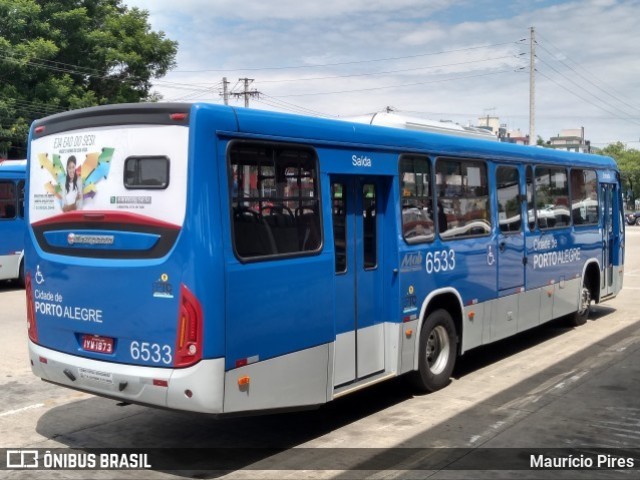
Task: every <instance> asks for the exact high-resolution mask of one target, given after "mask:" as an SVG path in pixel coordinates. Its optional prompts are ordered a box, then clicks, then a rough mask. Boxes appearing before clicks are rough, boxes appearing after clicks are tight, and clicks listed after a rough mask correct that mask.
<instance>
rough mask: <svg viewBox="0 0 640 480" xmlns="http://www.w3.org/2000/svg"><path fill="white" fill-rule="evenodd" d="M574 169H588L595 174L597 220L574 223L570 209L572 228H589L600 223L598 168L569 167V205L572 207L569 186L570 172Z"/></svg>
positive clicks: (570, 187)
mask: <svg viewBox="0 0 640 480" xmlns="http://www.w3.org/2000/svg"><path fill="white" fill-rule="evenodd" d="M574 170H581V171H582V172H585V171H590V172H593V174H594V175H595V180H596V202H597V211H598V221H597V222H595V223H580V224H576V223H575V222H574V221H573V211H571V215H570V216H571V225H572V226H573V227H574V228H578V229H584V228H589V227H594V226H598V225H600V217H601V215H600V189H599V188H598V169H597V168H589V167H571V168H569V177H568V178H569V199H570V203H571V207H572V208H573V188H572V186H571V172H573V171H574Z"/></svg>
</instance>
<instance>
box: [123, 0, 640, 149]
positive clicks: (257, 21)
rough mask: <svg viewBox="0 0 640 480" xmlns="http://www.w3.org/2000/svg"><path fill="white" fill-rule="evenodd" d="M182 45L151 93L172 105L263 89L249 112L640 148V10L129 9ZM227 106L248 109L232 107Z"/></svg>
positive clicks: (344, 5)
mask: <svg viewBox="0 0 640 480" xmlns="http://www.w3.org/2000/svg"><path fill="white" fill-rule="evenodd" d="M124 3H125V4H126V5H127V6H129V7H138V8H142V9H145V10H147V11H148V12H149V22H150V24H151V27H152V29H153V30H155V31H163V32H164V33H165V34H166V36H167V38H170V39H172V40H176V41H177V42H178V43H179V47H178V55H177V66H176V68H175V69H173V70H172V71H171V72H169V73H168V74H167V75H166V76H165V77H163V78H162V79H158V80H155V81H154V91H156V92H158V93H160V94H161V95H162V96H163V101H207V102H215V103H222V102H223V100H222V97H221V92H222V78H223V77H227V79H228V80H229V82H230V84H229V88H230V89H232V91H233V92H240V91H242V88H243V87H242V82H239V81H238V80H239V79H240V78H250V79H253V80H254V81H253V82H252V83H251V85H250V90H256V91H258V92H259V93H260V95H259V96H258V97H257V98H255V97H253V98H250V107H251V108H260V109H266V110H277V111H284V112H290V113H299V114H305V115H316V116H326V117H330V118H333V117H340V118H345V117H351V116H357V115H363V114H369V113H374V112H378V111H382V110H384V109H386V108H387V107H391V108H393V109H394V110H396V111H397V112H398V113H400V114H405V115H410V116H419V117H425V118H429V119H433V120H452V121H454V122H457V123H460V124H462V125H477V124H478V117H486V116H487V115H490V116H497V117H499V118H500V122H501V123H503V124H506V125H507V127H508V129H509V130H515V129H519V130H521V131H522V132H523V133H524V134H527V133H528V132H529V103H530V102H529V98H530V94H529V92H530V74H529V71H530V69H529V62H530V37H531V32H530V28H531V27H534V31H535V40H536V42H535V57H534V58H535V80H534V85H535V95H534V97H535V134H536V136H541V137H542V138H543V139H544V140H545V141H546V140H548V139H549V138H550V137H553V136H557V135H559V134H560V133H561V131H562V130H564V129H574V128H580V127H584V129H585V137H586V139H588V140H590V141H591V143H592V145H594V146H596V147H604V146H606V145H607V144H609V143H613V142H616V141H621V142H623V143H625V144H627V146H628V147H629V148H640V53H639V51H640V28H639V27H638V23H637V20H638V18H639V17H640V0H574V1H563V0H511V1H508V2H505V1H502V2H500V1H495V0H493V1H486V0H429V1H425V0H393V1H391V0H348V1H347V0H323V1H302V0H244V1H242V2H237V1H236V0H180V1H175V0H124ZM229 104H230V105H235V106H244V99H243V98H241V97H235V96H232V97H231V99H230V101H229Z"/></svg>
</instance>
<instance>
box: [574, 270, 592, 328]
mask: <svg viewBox="0 0 640 480" xmlns="http://www.w3.org/2000/svg"><path fill="white" fill-rule="evenodd" d="M590 311H591V290H590V289H589V285H588V284H587V281H586V279H585V280H583V281H582V288H581V289H580V299H579V301H578V310H576V312H575V313H574V314H573V315H571V316H570V317H569V324H570V325H571V326H572V327H579V326H580V325H584V324H585V323H587V318H589V313H590Z"/></svg>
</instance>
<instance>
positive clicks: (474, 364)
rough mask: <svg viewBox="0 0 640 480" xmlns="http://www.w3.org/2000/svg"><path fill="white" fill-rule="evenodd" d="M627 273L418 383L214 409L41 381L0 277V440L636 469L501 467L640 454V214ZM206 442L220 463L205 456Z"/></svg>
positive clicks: (450, 466)
mask: <svg viewBox="0 0 640 480" xmlns="http://www.w3.org/2000/svg"><path fill="white" fill-rule="evenodd" d="M624 282H625V286H624V289H623V291H622V292H621V294H620V295H619V296H618V297H617V298H616V299H614V300H612V301H610V302H607V303H604V304H602V305H599V306H596V307H595V308H594V312H593V313H592V316H591V318H590V321H589V322H587V324H586V325H584V326H582V327H579V328H575V329H572V328H567V327H565V326H564V325H563V324H561V323H558V322H553V323H551V324H548V325H545V326H542V327H539V328H537V329H535V330H533V331H530V332H526V333H524V334H521V335H519V336H517V337H514V338H512V339H507V340H504V341H501V342H499V343H496V344H492V345H489V346H486V347H483V348H481V349H476V350H474V351H472V352H469V353H468V354H466V355H465V356H464V357H463V358H461V359H460V360H459V362H458V365H457V367H456V370H455V372H454V380H453V382H452V384H451V385H450V386H449V387H447V388H446V389H444V390H442V391H439V392H436V393H434V394H430V395H421V396H415V395H413V394H412V393H411V390H410V389H409V388H408V387H407V386H405V384H404V383H403V382H402V381H400V379H397V380H392V381H389V382H386V383H383V384H380V385H378V386H375V387H372V388H370V389H366V390H363V391H361V392H357V393H355V394H353V395H351V396H347V397H345V398H341V399H339V400H336V401H335V402H332V403H330V404H328V405H326V406H324V407H322V408H320V409H318V410H313V411H305V412H296V413H286V414H277V415H267V416H253V417H243V418H222V419H216V418H213V417H209V416H204V415H199V414H189V413H180V412H170V411H164V410H157V409H151V408H145V407H140V406H134V405H128V406H120V405H118V404H117V403H116V402H115V401H112V400H107V399H103V398H98V397H94V396H91V395H87V394H84V393H79V392H75V391H72V390H68V389H64V388H60V387H56V386H53V385H49V384H47V383H44V382H42V381H40V380H39V379H37V378H36V377H34V376H33V375H32V374H31V370H30V367H29V364H28V359H27V351H26V324H25V301H24V291H23V290H19V289H16V288H14V287H12V286H10V285H6V284H4V285H0V324H1V325H2V334H1V335H0V385H1V388H0V448H11V449H28V448H38V449H58V448H61V449H69V448H72V449H91V448H96V449H113V448H132V449H137V450H140V449H146V448H151V449H163V450H154V451H152V453H153V454H154V455H155V456H153V459H155V460H156V461H155V463H156V466H154V465H153V463H154V462H151V463H152V468H150V469H146V470H125V469H121V470H91V471H88V470H82V471H81V470H69V469H62V470H56V471H43V470H40V471H38V472H37V478H43V479H45V478H47V479H48V478H56V479H59V478H74V479H75V478H96V479H106V478H127V479H129V478H131V479H135V478H151V479H165V478H181V477H187V478H219V477H224V478H301V477H304V478H461V477H465V478H513V477H517V478H541V477H544V478H576V477H582V478H638V475H639V472H640V469H639V468H640V461H638V460H636V462H635V469H629V468H615V469H609V470H597V471H596V470H593V469H588V468H586V469H583V470H575V469H568V470H565V471H549V470H547V471H540V470H538V471H531V470H512V469H510V468H511V467H510V466H511V465H512V463H513V462H514V461H518V460H521V457H522V455H526V454H527V452H529V450H530V451H531V452H533V451H537V450H539V449H542V448H572V449H575V448H580V449H584V451H585V452H587V453H585V455H586V457H589V452H595V451H596V450H595V449H599V448H613V449H616V450H613V452H622V453H620V455H622V454H624V452H628V455H629V456H633V455H638V453H639V452H638V451H637V450H633V449H636V448H637V447H640V313H639V311H638V310H639V309H638V307H639V306H640V227H629V228H628V229H627V252H626V267H625V280H624ZM436 447H438V449H437V450H432V449H433V448H436ZM442 447H444V448H442ZM185 448H199V449H203V448H207V449H211V450H204V451H202V450H201V451H200V452H204V453H200V454H198V453H197V452H196V453H195V454H194V452H193V451H190V450H178V449H185ZM505 448H510V449H519V450H504V449H505ZM221 449H223V450H221ZM224 449H228V450H224ZM52 451H53V450H52ZM57 451H58V450H55V452H57ZM81 451H85V452H93V450H81ZM98 451H99V450H98ZM140 451H142V450H140ZM181 452H183V453H184V452H186V454H185V455H183V456H180V455H182V453H181ZM225 452H226V453H225ZM189 454H193V455H194V456H192V457H190V456H189ZM216 455H218V456H220V455H222V456H225V455H226V458H227V459H229V463H228V465H227V467H226V468H224V469H221V467H219V465H220V463H219V462H218V463H216V462H210V461H209V462H208V461H207V456H210V457H215V456H216ZM594 455H595V453H594ZM159 456H162V457H163V458H162V459H161V460H166V462H165V461H157V460H158V459H159V458H160V457H159ZM492 456H494V457H496V458H493V459H492V458H491V457H492ZM623 456H624V455H623ZM594 458H595V457H594ZM209 460H210V458H209ZM483 461H488V462H489V463H487V465H488V466H489V467H487V468H491V470H484V467H481V465H483V464H482V462H483ZM167 464H168V465H169V466H167ZM0 465H2V464H1V463H0ZM171 465H174V467H171ZM212 465H215V468H213V467H212ZM178 466H179V467H180V469H179V470H174V468H177V467H178ZM34 473H36V472H34V471H29V470H5V471H0V477H2V478H9V479H21V478H33V476H34Z"/></svg>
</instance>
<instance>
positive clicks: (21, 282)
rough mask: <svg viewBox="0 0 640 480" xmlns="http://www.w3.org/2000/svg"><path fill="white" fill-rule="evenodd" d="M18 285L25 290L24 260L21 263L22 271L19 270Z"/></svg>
mask: <svg viewBox="0 0 640 480" xmlns="http://www.w3.org/2000/svg"><path fill="white" fill-rule="evenodd" d="M18 285H20V286H21V287H22V288H24V258H23V259H22V261H21V262H20V269H19V270H18Z"/></svg>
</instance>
